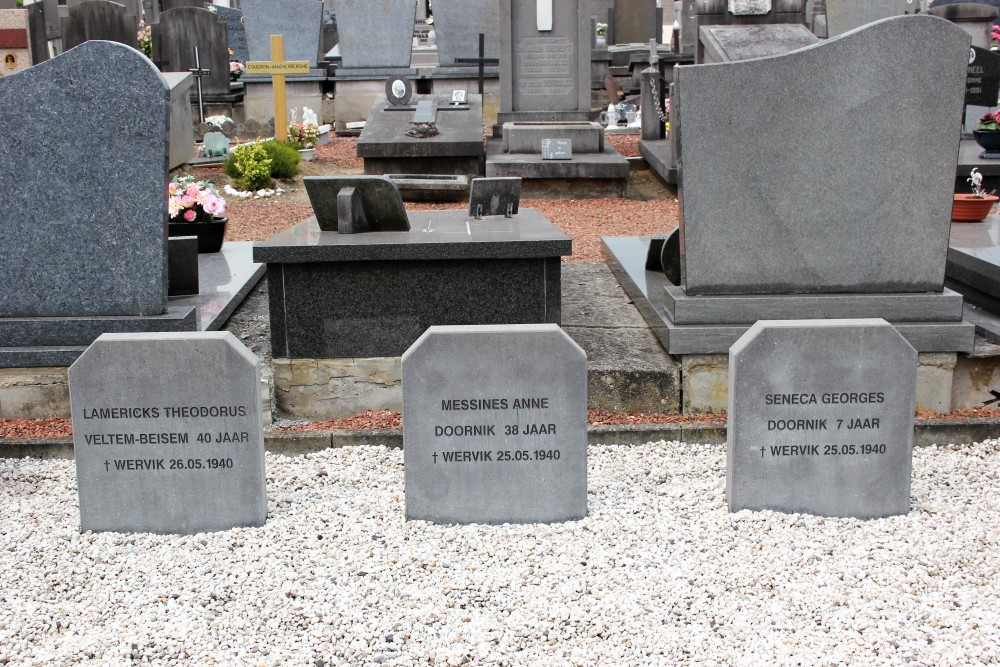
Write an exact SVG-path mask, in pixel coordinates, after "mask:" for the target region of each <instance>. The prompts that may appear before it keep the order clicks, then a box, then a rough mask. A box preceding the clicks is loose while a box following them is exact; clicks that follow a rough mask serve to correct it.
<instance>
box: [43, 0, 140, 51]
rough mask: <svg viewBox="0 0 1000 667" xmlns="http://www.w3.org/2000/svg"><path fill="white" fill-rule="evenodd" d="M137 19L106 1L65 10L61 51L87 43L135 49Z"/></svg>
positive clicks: (88, 1)
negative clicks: (104, 42)
mask: <svg viewBox="0 0 1000 667" xmlns="http://www.w3.org/2000/svg"><path fill="white" fill-rule="evenodd" d="M138 29H139V20H138V17H136V16H134V15H132V14H129V13H128V12H127V11H126V10H125V7H123V6H122V5H120V4H118V3H115V2H108V1H107V0H83V2H80V3H78V4H76V5H73V6H71V7H69V16H68V17H67V19H66V23H65V24H64V25H63V35H62V40H63V49H65V50H67V51H68V50H70V49H72V48H73V47H74V46H79V45H80V44H83V43H84V42H86V41H89V40H107V41H110V42H119V43H121V44H126V45H128V46H131V47H132V48H133V49H134V48H136V47H137V42H136V32H137V31H138Z"/></svg>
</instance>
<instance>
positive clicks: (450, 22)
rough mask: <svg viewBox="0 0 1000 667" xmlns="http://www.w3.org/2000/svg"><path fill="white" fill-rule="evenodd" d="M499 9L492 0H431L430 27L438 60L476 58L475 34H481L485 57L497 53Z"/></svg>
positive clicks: (451, 61)
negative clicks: (432, 5) (434, 34)
mask: <svg viewBox="0 0 1000 667" xmlns="http://www.w3.org/2000/svg"><path fill="white" fill-rule="evenodd" d="M499 27H500V8H499V5H498V3H497V1H496V0H435V1H434V28H435V32H436V33H437V46H438V61H439V62H440V64H441V65H442V66H451V65H462V63H456V62H455V59H456V58H478V57H479V33H482V34H483V35H484V36H485V41H484V47H485V51H486V55H485V57H487V58H498V57H499V54H500V38H499V33H498V30H499Z"/></svg>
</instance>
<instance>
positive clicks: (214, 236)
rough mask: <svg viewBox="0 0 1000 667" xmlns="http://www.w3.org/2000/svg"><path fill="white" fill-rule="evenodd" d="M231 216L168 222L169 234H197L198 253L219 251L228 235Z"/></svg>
mask: <svg viewBox="0 0 1000 667" xmlns="http://www.w3.org/2000/svg"><path fill="white" fill-rule="evenodd" d="M228 222H229V218H215V219H213V220H211V221H210V222H170V223H167V235H168V236H197V237H198V253H199V254H200V253H210V252H219V251H220V250H222V242H223V240H224V239H225V237H226V223H228Z"/></svg>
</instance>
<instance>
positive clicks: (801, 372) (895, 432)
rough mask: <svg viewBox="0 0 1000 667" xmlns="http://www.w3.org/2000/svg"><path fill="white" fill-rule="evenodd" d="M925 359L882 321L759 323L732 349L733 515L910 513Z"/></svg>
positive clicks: (729, 486)
mask: <svg viewBox="0 0 1000 667" xmlns="http://www.w3.org/2000/svg"><path fill="white" fill-rule="evenodd" d="M916 384H917V352H916V350H914V349H913V347H912V346H911V345H910V344H909V343H907V342H906V340H905V339H904V338H903V337H902V336H901V335H900V334H899V333H898V332H897V331H896V330H895V329H894V328H893V327H892V325H890V324H889V323H887V322H886V321H885V320H881V319H869V320H780V321H774V320H761V321H759V322H757V323H756V324H755V325H754V326H753V327H752V328H751V329H750V330H749V331H747V332H746V333H745V334H744V335H743V336H742V337H741V338H740V339H739V340H738V341H737V342H736V344H735V345H733V346H732V347H731V348H730V351H729V430H728V432H729V442H728V447H727V456H726V498H727V500H728V502H729V509H730V511H733V512H737V511H739V510H743V509H751V510H777V511H781V512H807V513H810V514H818V515H823V516H838V517H857V518H863V519H867V518H873V517H884V516H891V515H895V514H906V513H907V512H908V511H909V507H910V469H911V465H912V454H913V410H914V403H915V396H916Z"/></svg>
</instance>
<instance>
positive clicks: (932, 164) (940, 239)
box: [673, 15, 969, 296]
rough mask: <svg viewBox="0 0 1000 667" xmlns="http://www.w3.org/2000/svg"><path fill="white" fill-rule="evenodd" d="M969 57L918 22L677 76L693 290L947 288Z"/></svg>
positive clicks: (963, 44) (964, 42)
mask: <svg viewBox="0 0 1000 667" xmlns="http://www.w3.org/2000/svg"><path fill="white" fill-rule="evenodd" d="M890 53H891V54H892V57H887V55H886V54H890ZM968 59H969V38H968V36H967V35H966V34H965V33H964V32H963V31H962V30H961V29H960V28H958V27H956V26H955V25H954V24H951V23H948V22H947V21H944V20H942V19H938V18H934V17H928V16H923V15H918V16H905V17H899V18H895V19H887V20H885V21H880V22H878V23H875V24H873V25H871V26H869V27H867V28H865V29H863V30H860V31H856V32H853V33H851V34H849V35H843V36H841V37H840V38H835V39H831V40H829V41H826V42H824V43H822V44H818V45H816V46H813V47H809V48H806V49H802V50H800V51H795V52H792V53H789V54H786V55H783V56H775V57H772V58H763V59H758V60H749V61H742V62H734V63H725V64H716V65H694V66H687V67H677V68H675V70H674V72H675V74H674V77H675V94H674V99H673V103H674V108H673V114H674V115H675V120H677V122H678V128H679V138H680V145H681V150H682V152H681V155H680V166H681V169H680V181H681V183H680V184H681V189H682V193H683V194H682V197H681V200H680V201H681V209H682V213H681V225H682V227H683V237H684V244H683V245H684V257H683V263H684V264H683V281H684V283H685V284H684V287H685V288H686V290H687V293H688V295H692V296H694V295H711V294H780V293H800V294H811V293H835V292H844V293H879V292H882V293H896V292H924V291H937V292H940V291H941V289H942V286H943V282H944V264H945V257H946V251H947V247H948V232H949V228H950V226H949V219H950V214H951V199H952V191H953V187H954V182H953V181H954V176H953V175H954V173H955V164H956V161H957V157H958V141H959V133H958V132H955V131H954V125H955V121H954V119H955V118H960V117H961V112H962V98H963V96H964V87H965V79H966V73H967V68H968ZM818 78H822V80H823V81H824V82H825V83H824V85H823V86H822V87H820V88H818V87H817V86H816V81H817V80H818ZM777 97H780V98H781V99H784V100H787V101H788V103H787V104H781V105H775V104H774V103H773V101H774V99H777ZM885 99H905V100H907V101H908V102H907V105H906V106H907V108H908V109H912V110H913V111H914V112H913V113H907V114H905V119H901V116H900V110H899V109H898V108H896V107H894V106H893V105H886V104H885V103H884V100H885ZM880 100H881V101H880ZM736 107H739V108H740V109H741V112H740V113H738V114H733V113H731V111H732V109H734V108H736ZM901 120H904V122H901ZM913 133H916V134H917V135H919V136H920V137H921V140H920V141H919V142H914V141H912V136H914V135H913ZM845 137H850V138H851V140H850V141H846V140H845ZM901 164H905V165H906V174H907V176H906V178H900V176H899V172H898V165H901ZM949 165H950V166H949ZM762 267H766V269H762Z"/></svg>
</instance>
